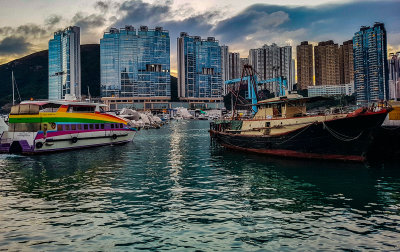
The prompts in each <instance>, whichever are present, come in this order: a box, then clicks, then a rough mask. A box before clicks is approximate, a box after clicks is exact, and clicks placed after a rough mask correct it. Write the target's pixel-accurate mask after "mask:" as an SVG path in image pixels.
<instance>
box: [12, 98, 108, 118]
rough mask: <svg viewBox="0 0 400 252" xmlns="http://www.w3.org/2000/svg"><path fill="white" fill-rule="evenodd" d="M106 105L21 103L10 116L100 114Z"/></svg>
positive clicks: (57, 102) (53, 102) (64, 102)
mask: <svg viewBox="0 0 400 252" xmlns="http://www.w3.org/2000/svg"><path fill="white" fill-rule="evenodd" d="M105 107H106V105H104V104H98V103H87V102H66V101H23V102H21V103H20V104H18V105H15V106H13V107H12V108H11V112H10V115H35V114H39V113H41V112H50V113H51V112H53V113H56V112H68V113H95V112H98V113H101V112H104V108H105Z"/></svg>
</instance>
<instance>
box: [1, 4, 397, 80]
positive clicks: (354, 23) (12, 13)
mask: <svg viewBox="0 0 400 252" xmlns="http://www.w3.org/2000/svg"><path fill="white" fill-rule="evenodd" d="M0 7H1V8H0V64H2V63H6V62H8V61H10V60H13V59H15V58H19V57H22V56H24V55H28V54H30V53H33V52H36V51H40V50H45V49H47V47H48V41H49V39H51V38H52V36H53V33H54V32H55V31H57V30H60V29H64V28H65V27H67V26H71V25H77V26H80V27H81V44H89V43H99V41H100V38H101V37H102V35H103V32H104V31H106V30H108V29H109V28H110V27H116V28H121V27H124V26H125V25H133V26H134V27H139V26H141V25H147V26H148V27H149V28H153V27H155V26H162V27H164V29H166V30H169V32H170V38H171V72H172V73H173V74H174V73H175V72H176V38H177V37H178V36H179V33H180V32H187V33H189V35H193V36H194V35H198V36H202V37H209V36H214V37H215V38H216V39H217V40H219V41H220V44H221V45H222V44H225V45H228V46H229V50H230V51H232V52H239V53H240V56H241V57H247V55H248V51H249V49H251V48H258V47H261V46H262V45H264V44H271V43H276V44H277V45H280V46H283V45H292V46H293V47H294V55H293V57H295V46H296V45H297V44H299V43H300V42H301V41H305V40H308V41H310V42H312V43H317V42H318V41H325V40H334V41H335V42H336V43H339V44H340V43H342V42H343V41H346V40H349V39H352V36H353V35H354V33H355V32H356V31H358V30H359V28H360V26H363V25H366V26H369V25H373V23H374V22H377V21H378V22H383V23H385V27H386V30H387V33H388V52H397V51H400V0H368V1H360V0H343V1H340V0H339V1H338V0H336V1H332V0H319V1H318V0H313V1H310V0H268V1H260V0H258V1H256V0H214V1H212V0H200V1H193V0H158V1H155V0H115V1H111V0H85V1H82V0H80V1H79V0H69V1H64V0H63V1H61V0H12V1H10V0H0Z"/></svg>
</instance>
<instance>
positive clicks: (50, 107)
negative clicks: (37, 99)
mask: <svg viewBox="0 0 400 252" xmlns="http://www.w3.org/2000/svg"><path fill="white" fill-rule="evenodd" d="M60 107H61V105H60V104H54V103H47V104H44V105H42V106H41V107H40V110H41V111H42V112H57V110H58V109H59V108H60Z"/></svg>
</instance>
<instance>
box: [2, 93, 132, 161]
mask: <svg viewBox="0 0 400 252" xmlns="http://www.w3.org/2000/svg"><path fill="white" fill-rule="evenodd" d="M103 107H104V105H102V104H97V103H86V102H76V101H64V100H63V101H24V102H21V103H20V104H19V105H15V106H13V107H12V108H11V112H10V115H9V125H8V130H7V131H4V132H3V133H2V134H1V136H0V152H1V153H21V154H36V153H46V152H54V151H63V150H70V149H81V148H88V147H94V146H102V145H115V144H123V143H128V142H130V141H132V140H133V137H134V135H135V134H136V129H134V128H130V127H129V125H128V124H127V121H126V120H124V119H123V118H120V117H118V116H114V115H111V114H107V113H105V112H103Z"/></svg>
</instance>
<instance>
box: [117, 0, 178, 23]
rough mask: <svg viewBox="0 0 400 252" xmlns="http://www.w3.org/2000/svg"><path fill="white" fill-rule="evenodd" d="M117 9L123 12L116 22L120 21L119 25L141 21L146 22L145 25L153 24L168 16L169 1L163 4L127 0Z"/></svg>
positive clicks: (169, 12)
mask: <svg viewBox="0 0 400 252" xmlns="http://www.w3.org/2000/svg"><path fill="white" fill-rule="evenodd" d="M119 11H120V12H121V13H123V14H122V17H121V18H120V20H119V21H118V22H117V24H121V23H122V25H121V26H123V25H125V24H137V23H141V22H146V23H147V25H154V24H155V23H157V22H159V21H161V20H164V19H165V18H167V17H169V15H170V14H171V5H170V2H169V1H166V2H165V3H164V4H162V3H161V4H150V3H146V2H143V1H142V0H129V1H125V2H123V3H122V4H121V5H120V7H119Z"/></svg>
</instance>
